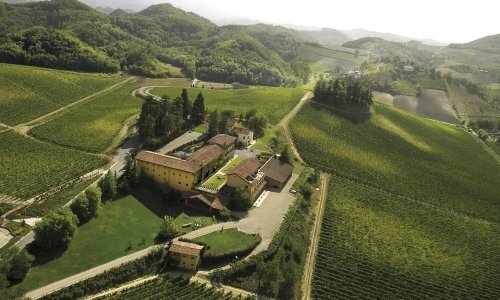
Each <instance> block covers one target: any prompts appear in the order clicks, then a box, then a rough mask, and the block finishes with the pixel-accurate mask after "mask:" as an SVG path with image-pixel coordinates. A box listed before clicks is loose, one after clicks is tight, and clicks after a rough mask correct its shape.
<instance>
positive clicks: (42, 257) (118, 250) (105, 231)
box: [15, 190, 212, 290]
mask: <svg viewBox="0 0 500 300" xmlns="http://www.w3.org/2000/svg"><path fill="white" fill-rule="evenodd" d="M182 211H183V210H182V209H181V208H180V207H169V206H167V205H165V203H164V202H163V201H162V200H161V199H159V198H158V197H157V196H156V195H155V194H153V193H152V192H149V191H146V190H144V191H139V192H138V193H135V194H134V196H132V195H129V196H126V197H124V198H122V199H119V200H115V201H112V202H107V203H105V204H104V205H103V209H102V211H101V212H100V215H99V216H98V217H97V218H95V219H93V220H91V221H90V222H88V223H86V224H84V225H82V226H80V227H79V228H78V229H77V231H76V233H75V236H74V238H73V240H72V242H71V245H70V246H69V248H68V249H67V250H66V251H64V252H62V253H43V252H35V253H34V254H35V256H36V260H35V262H34V266H33V267H32V268H31V270H30V272H29V274H28V276H27V277H26V279H25V280H24V281H23V282H22V283H21V284H19V285H17V286H16V287H15V288H19V289H23V290H32V289H35V288H37V287H40V286H43V285H46V284H49V283H51V282H54V281H57V280H59V279H62V278H64V277H67V276H70V275H72V274H76V273H79V272H82V271H85V270H87V269H90V268H92V267H95V266H98V265H100V264H103V263H106V262H108V261H111V260H113V259H116V258H119V257H121V256H124V255H128V254H130V253H133V252H135V251H138V250H141V249H144V248H147V247H149V246H151V245H153V243H154V238H155V236H156V234H157V233H158V231H159V229H160V224H161V222H162V218H163V216H164V215H166V214H169V215H173V216H174V217H175V221H174V222H175V223H176V225H177V226H178V227H179V228H180V226H181V225H182V224H183V223H188V222H193V220H194V218H196V217H198V213H197V212H193V213H192V211H191V210H189V209H187V210H184V212H182ZM200 217H201V216H200ZM204 218H205V219H209V220H210V221H207V220H205V219H204V220H203V221H202V224H203V225H208V223H209V224H212V222H211V220H212V218H210V217H204ZM130 245H131V246H132V247H131V249H129V246H130Z"/></svg>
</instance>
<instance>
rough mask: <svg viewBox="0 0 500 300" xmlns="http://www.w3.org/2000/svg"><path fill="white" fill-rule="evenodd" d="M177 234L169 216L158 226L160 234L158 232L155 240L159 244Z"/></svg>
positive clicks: (172, 220) (172, 219)
mask: <svg viewBox="0 0 500 300" xmlns="http://www.w3.org/2000/svg"><path fill="white" fill-rule="evenodd" d="M178 232H179V230H178V229H177V226H176V225H175V223H174V218H173V217H171V216H165V217H164V218H163V222H162V223H161V226H160V232H158V235H157V236H156V240H157V241H159V242H162V241H168V240H171V239H172V238H174V237H175V236H176V235H177V233H178Z"/></svg>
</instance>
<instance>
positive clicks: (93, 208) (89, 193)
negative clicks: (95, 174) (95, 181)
mask: <svg viewBox="0 0 500 300" xmlns="http://www.w3.org/2000/svg"><path fill="white" fill-rule="evenodd" d="M70 208H71V210H72V211H73V213H74V214H75V215H76V216H77V217H78V221H79V224H82V223H85V222H87V221H88V220H90V219H92V218H93V217H95V216H97V215H98V213H99V209H100V208H101V189H100V188H99V187H95V186H91V187H89V188H88V189H87V190H86V191H85V194H80V195H79V196H78V197H77V198H76V200H75V201H73V203H71V206H70Z"/></svg>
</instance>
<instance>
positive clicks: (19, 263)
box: [7, 249, 35, 282]
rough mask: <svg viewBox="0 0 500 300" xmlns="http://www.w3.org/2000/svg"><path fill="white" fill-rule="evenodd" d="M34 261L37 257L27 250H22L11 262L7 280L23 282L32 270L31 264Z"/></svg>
mask: <svg viewBox="0 0 500 300" xmlns="http://www.w3.org/2000/svg"><path fill="white" fill-rule="evenodd" d="M34 260H35V257H33V255H31V254H29V253H28V251H26V250H25V249H22V250H21V251H20V252H19V253H18V254H17V255H16V256H14V258H13V259H12V260H11V261H10V269H9V271H8V272H7V278H8V279H9V280H10V281H14V282H15V281H21V280H23V279H24V277H25V276H26V274H27V273H28V271H29V269H30V268H31V263H32V262H33V261H34Z"/></svg>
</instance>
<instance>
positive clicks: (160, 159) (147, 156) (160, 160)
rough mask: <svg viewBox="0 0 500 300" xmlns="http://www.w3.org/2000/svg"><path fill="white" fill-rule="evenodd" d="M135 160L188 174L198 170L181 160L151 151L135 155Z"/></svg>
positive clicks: (193, 165)
mask: <svg viewBox="0 0 500 300" xmlns="http://www.w3.org/2000/svg"><path fill="white" fill-rule="evenodd" d="M136 159H137V160H140V161H144V162H149V163H152V164H155V165H160V166H165V167H169V168H172V169H176V170H181V171H185V172H189V173H196V172H197V171H198V170H199V169H200V168H199V167H197V166H196V165H195V164H192V163H190V162H187V161H185V160H183V159H180V158H177V157H173V156H169V155H163V154H160V153H156V152H151V151H141V152H140V153H139V154H137V156H136Z"/></svg>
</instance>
